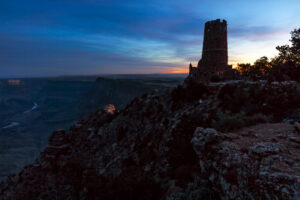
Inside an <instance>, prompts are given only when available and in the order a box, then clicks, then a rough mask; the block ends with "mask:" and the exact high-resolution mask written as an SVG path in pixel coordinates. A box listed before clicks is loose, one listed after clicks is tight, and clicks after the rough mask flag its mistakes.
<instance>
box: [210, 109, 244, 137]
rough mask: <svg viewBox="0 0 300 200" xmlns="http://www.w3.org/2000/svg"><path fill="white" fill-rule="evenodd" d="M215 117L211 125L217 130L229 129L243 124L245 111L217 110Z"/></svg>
mask: <svg viewBox="0 0 300 200" xmlns="http://www.w3.org/2000/svg"><path fill="white" fill-rule="evenodd" d="M217 117H218V119H217V120H213V121H212V127H213V128H215V129H216V130H218V131H225V132H226V131H231V130H234V129H238V128H241V127H243V126H244V125H245V121H244V118H245V113H243V112H240V113H236V114H233V113H231V112H230V111H225V112H220V111H219V112H218V113H217Z"/></svg>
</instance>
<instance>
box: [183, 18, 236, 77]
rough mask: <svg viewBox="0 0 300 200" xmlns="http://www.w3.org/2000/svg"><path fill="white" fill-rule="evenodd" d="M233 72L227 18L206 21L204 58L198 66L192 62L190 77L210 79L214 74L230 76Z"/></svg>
mask: <svg viewBox="0 0 300 200" xmlns="http://www.w3.org/2000/svg"><path fill="white" fill-rule="evenodd" d="M233 72H234V70H233V69H232V65H228V46H227V22H226V20H222V21H221V20H220V19H217V20H213V21H208V22H206V23H205V30H204V40H203V48H202V58H201V59H200V60H199V62H198V66H197V67H193V66H192V64H190V68H189V76H188V79H192V80H196V81H209V80H210V79H211V77H212V76H213V75H219V76H226V75H227V76H228V74H230V73H233Z"/></svg>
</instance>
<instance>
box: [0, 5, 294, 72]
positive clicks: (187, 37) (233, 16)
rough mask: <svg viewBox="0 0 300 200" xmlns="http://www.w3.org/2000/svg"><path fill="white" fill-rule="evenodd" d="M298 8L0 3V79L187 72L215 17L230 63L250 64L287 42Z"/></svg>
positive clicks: (271, 53)
mask: <svg viewBox="0 0 300 200" xmlns="http://www.w3.org/2000/svg"><path fill="white" fill-rule="evenodd" d="M299 10H300V2H299V0H286V1H283V0H280V1H279V0H263V1H262V0H259V1H258V0H251V1H243V0H238V1H237V0H235V1H233V0H227V1H224V0H215V1H208V0H190V1H188V0H172V1H169V0H168V1H166V0H151V1H149V0H148V1H146V0H110V1H109V0H97V1H96V0H80V1H78V0H48V1H44V0H26V1H16V0H1V1H0V24H1V26H0V77H36V76H56V75H81V74H82V75H87V74H116V73H117V74H119V73H121V74H122V73H126V74H128V73H176V72H184V71H186V70H187V69H188V64H189V62H192V63H195V64H196V62H197V61H198V60H199V59H200V57H201V50H202V39H203V29H204V23H205V22H206V21H208V20H213V19H217V18H220V19H226V20H227V22H228V48H229V62H230V64H236V63H238V62H253V61H254V60H255V59H257V58H259V57H261V56H268V57H273V56H274V55H276V53H277V52H276V49H275V47H276V46H277V45H282V44H287V43H288V40H289V38H290V35H289V33H290V31H291V30H292V29H294V28H299V25H300V24H299V20H300V11H299Z"/></svg>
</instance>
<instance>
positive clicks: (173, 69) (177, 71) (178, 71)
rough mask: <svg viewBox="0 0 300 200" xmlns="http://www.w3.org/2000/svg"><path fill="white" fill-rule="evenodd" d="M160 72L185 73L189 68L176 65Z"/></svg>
mask: <svg viewBox="0 0 300 200" xmlns="http://www.w3.org/2000/svg"><path fill="white" fill-rule="evenodd" d="M162 73H166V74H187V73H189V68H188V66H187V67H180V68H179V67H178V68H171V69H170V70H166V71H163V72H162Z"/></svg>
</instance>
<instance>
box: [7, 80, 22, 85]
mask: <svg viewBox="0 0 300 200" xmlns="http://www.w3.org/2000/svg"><path fill="white" fill-rule="evenodd" d="M21 83H22V82H21V80H19V79H8V80H7V84H8V85H20V84H21Z"/></svg>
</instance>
